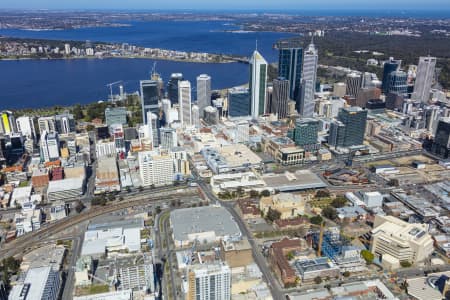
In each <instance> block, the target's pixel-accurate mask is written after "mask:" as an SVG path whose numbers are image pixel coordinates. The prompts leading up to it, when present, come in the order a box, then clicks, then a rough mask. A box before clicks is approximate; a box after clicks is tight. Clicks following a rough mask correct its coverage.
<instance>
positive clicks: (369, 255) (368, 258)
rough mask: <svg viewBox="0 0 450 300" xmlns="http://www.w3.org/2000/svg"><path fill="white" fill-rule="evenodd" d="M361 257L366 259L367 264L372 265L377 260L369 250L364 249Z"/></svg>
mask: <svg viewBox="0 0 450 300" xmlns="http://www.w3.org/2000/svg"><path fill="white" fill-rule="evenodd" d="M361 257H362V258H364V260H365V261H366V263H367V264H371V263H372V262H373V260H374V258H375V255H373V253H372V252H370V251H369V250H365V249H364V250H362V251H361Z"/></svg>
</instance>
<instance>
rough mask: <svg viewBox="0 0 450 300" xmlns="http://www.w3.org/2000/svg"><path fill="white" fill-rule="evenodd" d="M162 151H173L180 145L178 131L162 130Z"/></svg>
mask: <svg viewBox="0 0 450 300" xmlns="http://www.w3.org/2000/svg"><path fill="white" fill-rule="evenodd" d="M159 135H160V138H161V143H160V147H161V149H165V150H171V149H172V148H175V147H176V146H177V145H178V139H177V131H176V130H175V129H173V128H160V129H159Z"/></svg>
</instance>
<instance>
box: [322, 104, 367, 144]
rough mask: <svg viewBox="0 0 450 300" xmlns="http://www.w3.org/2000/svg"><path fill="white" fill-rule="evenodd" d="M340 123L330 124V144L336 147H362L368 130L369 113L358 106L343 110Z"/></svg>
mask: <svg viewBox="0 0 450 300" xmlns="http://www.w3.org/2000/svg"><path fill="white" fill-rule="evenodd" d="M337 119H338V121H334V122H332V123H331V124H330V134H329V140H328V144H330V145H332V146H335V147H350V146H357V145H362V144H363V142H364V132H365V130H366V122H367V111H366V110H363V109H361V108H360V107H357V106H352V107H346V108H342V109H341V110H340V111H339V114H338V117H337Z"/></svg>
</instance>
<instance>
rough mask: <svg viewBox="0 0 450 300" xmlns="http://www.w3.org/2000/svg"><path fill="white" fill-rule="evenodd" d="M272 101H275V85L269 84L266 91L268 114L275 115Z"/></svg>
mask: <svg viewBox="0 0 450 300" xmlns="http://www.w3.org/2000/svg"><path fill="white" fill-rule="evenodd" d="M272 100H273V83H268V84H267V90H266V108H265V111H266V114H271V113H274V112H273V111H272Z"/></svg>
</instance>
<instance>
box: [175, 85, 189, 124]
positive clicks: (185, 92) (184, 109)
mask: <svg viewBox="0 0 450 300" xmlns="http://www.w3.org/2000/svg"><path fill="white" fill-rule="evenodd" d="M178 103H179V105H180V122H181V126H183V127H189V126H191V124H192V120H191V83H190V82H189V81H188V80H183V81H180V82H179V83H178Z"/></svg>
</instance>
